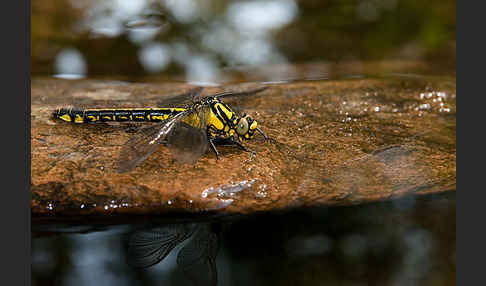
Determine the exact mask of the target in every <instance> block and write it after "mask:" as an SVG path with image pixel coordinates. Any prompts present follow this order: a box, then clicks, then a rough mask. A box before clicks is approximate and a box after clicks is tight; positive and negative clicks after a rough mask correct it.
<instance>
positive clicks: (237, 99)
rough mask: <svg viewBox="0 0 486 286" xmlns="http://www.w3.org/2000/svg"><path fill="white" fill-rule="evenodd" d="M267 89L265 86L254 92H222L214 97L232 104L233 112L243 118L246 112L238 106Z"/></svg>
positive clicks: (253, 90)
mask: <svg viewBox="0 0 486 286" xmlns="http://www.w3.org/2000/svg"><path fill="white" fill-rule="evenodd" d="M267 88H268V87H266V86H264V87H260V88H257V89H252V90H248V91H242V92H232V91H228V92H222V93H218V94H215V95H214V97H216V98H220V99H221V98H224V99H225V103H229V104H231V108H232V109H233V111H234V112H236V114H238V115H239V116H241V115H242V114H243V113H244V111H243V109H242V108H241V107H238V105H240V104H241V103H242V102H243V100H245V99H246V98H248V97H249V96H253V95H255V94H257V93H260V92H262V91H264V90H266V89H267Z"/></svg>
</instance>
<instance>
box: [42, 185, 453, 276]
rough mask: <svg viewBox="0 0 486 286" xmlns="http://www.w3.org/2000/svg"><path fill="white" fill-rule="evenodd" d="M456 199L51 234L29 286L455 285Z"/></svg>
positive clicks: (446, 197) (407, 200) (419, 199)
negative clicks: (153, 254) (157, 255)
mask: <svg viewBox="0 0 486 286" xmlns="http://www.w3.org/2000/svg"><path fill="white" fill-rule="evenodd" d="M455 197H456V196H455V192H452V193H445V194H442V195H429V196H425V197H407V198H404V199H400V200H395V201H389V202H383V203H375V204H369V205H362V206H354V207H344V208H313V209H297V210H293V211H289V212H285V213H265V214H258V215H253V216H248V217H240V218H231V219H218V220H211V221H203V222H197V223H195V222H190V221H189V222H184V223H180V224H150V223H149V222H148V223H147V224H146V225H137V226H134V225H131V226H127V225H121V226H116V227H110V228H107V229H104V230H103V229H98V231H96V232H90V231H87V233H83V234H80V233H76V232H77V231H79V229H80V228H79V227H75V226H72V227H64V228H58V229H53V230H52V231H53V232H44V233H42V234H40V233H36V234H35V236H36V237H35V238H34V239H33V240H32V282H33V283H32V285H213V284H212V283H213V281H216V280H217V282H218V284H217V285H455V279H456V271H455V269H456V263H455V255H456V254H455V253H456V247H455V243H456V237H455V233H456V220H455V216H456V208H455V201H456V199H455ZM84 227H85V228H86V225H85V226H84ZM33 230H34V231H35V226H33ZM62 231H65V232H74V233H70V234H69V233H64V234H59V232H62ZM53 233H54V234H55V233H57V234H55V235H52V234H53ZM148 233H156V234H159V237H158V238H154V239H148V240H147V238H148V237H150V236H149V235H148ZM50 234H51V235H50ZM184 235H186V236H188V237H189V238H187V239H186V240H183V238H184ZM143 238H145V239H146V240H143ZM181 238H182V239H181ZM137 239H138V240H137ZM141 239H142V240H141ZM177 239H181V240H182V241H181V242H180V243H179V241H178V240H177ZM134 241H135V242H137V241H138V242H137V243H134ZM163 241H165V242H167V241H169V242H171V243H173V244H172V247H173V249H172V251H170V252H169V253H168V254H167V256H165V258H164V259H162V261H161V262H160V263H156V262H157V261H158V260H157V259H148V258H147V257H149V256H150V255H148V254H149V253H151V252H150V251H148V250H147V249H146V248H144V247H146V245H147V244H146V243H147V242H151V243H154V244H155V245H158V246H162V245H163V244H162V242H163ZM130 242H131V244H130ZM157 242H158V243H157ZM150 249H151V248H150ZM154 249H155V248H154ZM170 249H171V248H168V250H170ZM159 253H163V252H162V251H160V252H159ZM151 263H156V264H155V265H154V266H151V267H147V268H136V267H133V266H131V265H134V264H135V265H138V266H143V265H149V264H151ZM211 265H214V268H213V267H212V266H211ZM211 269H212V270H211ZM191 279H192V280H191Z"/></svg>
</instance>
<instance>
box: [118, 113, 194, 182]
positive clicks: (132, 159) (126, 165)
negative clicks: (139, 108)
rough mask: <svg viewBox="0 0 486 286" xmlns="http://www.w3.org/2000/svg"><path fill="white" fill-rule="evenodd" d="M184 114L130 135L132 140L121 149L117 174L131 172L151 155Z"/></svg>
mask: <svg viewBox="0 0 486 286" xmlns="http://www.w3.org/2000/svg"><path fill="white" fill-rule="evenodd" d="M184 114H185V112H181V113H179V114H177V115H176V116H174V117H173V118H171V119H167V120H164V121H161V122H159V123H157V124H155V125H152V126H149V127H144V128H141V129H139V130H138V131H137V133H135V134H134V135H132V138H131V139H130V140H129V141H128V142H127V143H126V144H125V145H124V146H123V148H122V151H121V154H120V158H119V160H118V172H119V173H124V172H128V171H131V170H133V169H134V168H135V167H136V166H137V165H138V164H140V163H141V162H143V161H144V160H145V159H147V158H148V157H149V156H150V155H152V153H154V152H155V150H157V148H158V147H159V146H160V144H161V143H163V142H164V141H166V140H167V135H168V134H169V133H171V132H172V130H173V128H174V126H175V124H176V123H177V122H178V120H180V119H181V118H182V117H183V115H184Z"/></svg>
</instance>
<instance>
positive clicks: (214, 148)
mask: <svg viewBox="0 0 486 286" xmlns="http://www.w3.org/2000/svg"><path fill="white" fill-rule="evenodd" d="M209 145H210V146H211V149H213V151H214V154H216V160H219V152H218V149H216V146H214V143H213V138H209Z"/></svg>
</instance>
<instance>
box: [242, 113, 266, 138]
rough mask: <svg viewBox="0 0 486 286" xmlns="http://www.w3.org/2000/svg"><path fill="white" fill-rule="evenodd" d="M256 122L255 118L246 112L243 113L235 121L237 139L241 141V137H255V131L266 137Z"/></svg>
mask: <svg viewBox="0 0 486 286" xmlns="http://www.w3.org/2000/svg"><path fill="white" fill-rule="evenodd" d="M257 126H258V123H257V122H256V120H254V119H253V118H251V117H250V116H248V115H247V114H243V116H241V117H240V118H238V119H237V121H236V126H235V130H236V135H237V136H238V139H239V140H240V141H242V140H243V139H245V140H248V139H252V138H253V137H255V131H258V132H260V133H262V135H263V136H264V137H265V138H266V136H265V134H264V133H263V132H262V131H261V130H260V129H259V128H258V127H257Z"/></svg>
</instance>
